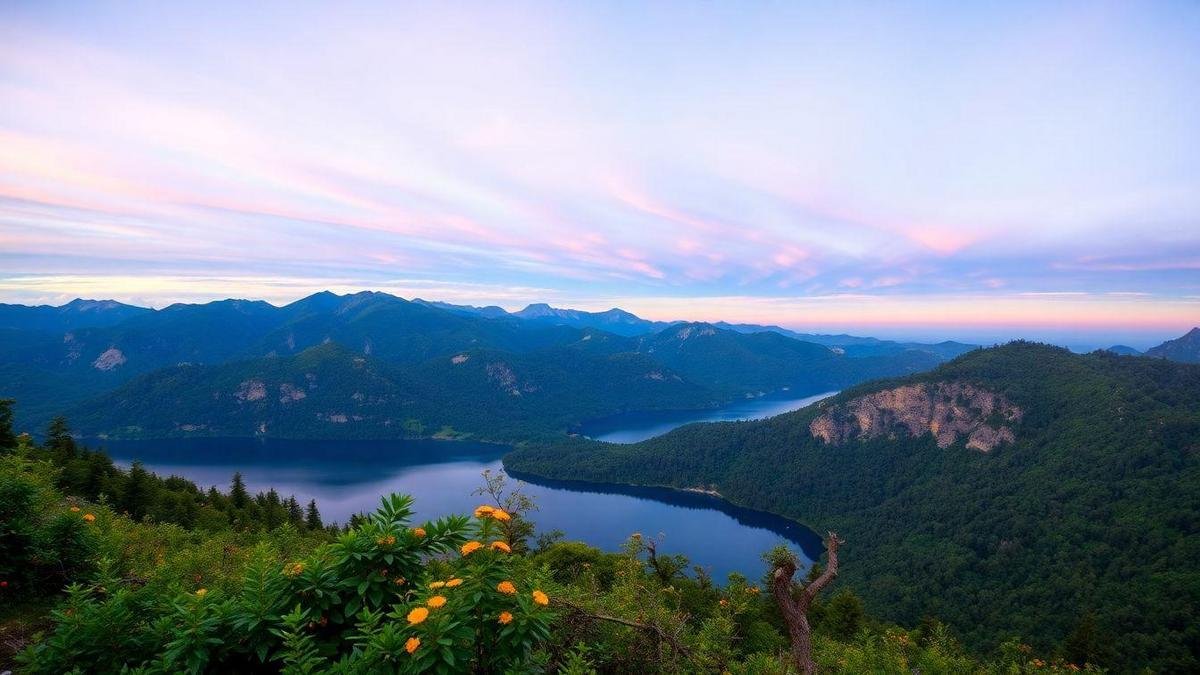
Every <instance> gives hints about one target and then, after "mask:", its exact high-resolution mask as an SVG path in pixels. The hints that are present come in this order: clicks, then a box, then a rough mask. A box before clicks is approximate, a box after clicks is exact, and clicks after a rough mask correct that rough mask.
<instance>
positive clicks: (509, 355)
mask: <svg viewBox="0 0 1200 675" xmlns="http://www.w3.org/2000/svg"><path fill="white" fill-rule="evenodd" d="M72 307H74V308H73V309H72ZM83 307H86V308H91V309H89V311H87V312H82V311H81V310H80V308H83ZM135 310H137V308H129V307H128V306H124V305H119V304H117V303H98V304H97V303H92V304H88V303H83V304H80V303H72V305H67V306H64V307H61V308H52V307H20V306H0V376H2V377H3V380H2V384H0V396H9V397H13V398H18V399H20V400H21V402H22V405H21V407H20V409H19V410H18V415H19V417H18V425H19V426H20V427H22V428H39V427H41V426H42V425H44V424H45V423H46V422H48V421H49V420H50V419H51V418H52V417H54V416H55V415H60V414H67V415H68V416H70V417H71V419H72V420H74V422H75V424H76V426H77V427H78V429H79V431H80V432H82V433H84V434H85V435H88V436H100V435H107V436H110V437H143V438H161V437H165V436H275V437H286V438H398V437H414V436H434V435H442V436H445V435H463V434H471V435H475V436H478V437H483V438H487V439H491V440H503V441H510V442H519V441H528V440H534V439H538V438H543V437H547V438H548V437H555V436H558V437H561V436H562V435H563V434H564V433H565V432H566V431H567V430H568V429H570V428H572V427H574V426H576V425H578V424H579V423H580V422H583V421H584V420H587V419H589V418H593V417H602V416H606V415H610V414H613V413H618V412H622V411H626V410H657V409H679V408H686V409H695V408H707V407H713V406H716V405H720V404H722V403H727V402H729V401H730V400H733V399H736V398H740V397H747V396H750V397H753V396H759V395H762V394H765V393H768V392H772V391H776V390H780V389H783V388H785V387H790V388H793V389H794V390H797V391H810V392H811V391H824V390H829V389H835V388H840V387H844V386H846V385H849V384H853V383H857V382H862V381H864V380H867V379H870V378H873V377H881V376H887V375H898V374H905V373H911V372H917V371H920V370H926V369H928V368H931V367H933V366H934V365H936V364H937V363H938V362H939V361H940V360H941V358H942V357H941V356H940V353H941V352H940V351H939V350H940V349H941V346H936V345H930V346H928V347H929V349H925V348H923V347H922V346H920V345H910V346H900V345H897V344H895V343H887V344H890V345H892V346H893V348H891V349H884V350H882V351H881V352H879V353H875V352H872V353H870V354H862V355H858V356H851V355H847V354H845V353H838V352H837V351H836V350H835V349H833V348H830V347H828V346H823V345H818V344H814V343H810V342H804V341H801V340H797V339H793V338H791V337H785V336H784V335H782V334H780V333H777V332H774V331H772V330H765V329H764V330H763V331H759V332H748V333H744V332H738V331H733V330H725V329H721V328H717V327H715V326H713V325H710V324H683V323H680V324H671V325H667V326H665V327H664V326H660V325H658V324H654V323H652V322H642V321H641V320H640V319H637V318H636V317H633V318H632V319H630V318H629V317H631V316H632V315H626V314H624V313H620V312H618V313H616V314H611V313H605V314H604V316H599V315H589V314H587V313H580V312H567V311H566V310H556V312H559V313H555V312H551V313H550V314H547V315H542V314H538V313H536V312H534V313H533V315H531V316H530V317H529V318H525V317H523V315H521V314H512V315H510V314H507V313H504V312H500V313H499V314H497V313H495V312H492V311H485V310H478V311H469V310H470V308H462V307H455V306H452V305H444V304H438V303H428V302H425V301H414V302H409V301H406V300H403V299H401V298H397V297H394V296H391V295H387V294H385V293H357V294H354V295H347V296H338V295H334V294H332V293H317V294H315V295H312V296H309V297H307V298H304V299H302V300H299V301H297V302H294V303H292V304H290V305H286V306H284V307H275V306H273V305H270V304H268V303H265V302H254V301H246V300H222V301H218V302H212V303H207V304H203V305H172V306H170V307H167V308H165V309H162V310H158V311H152V310H141V311H135ZM562 312H566V314H562ZM564 316H565V317H566V318H564ZM104 317H108V320H102V319H103V318H104ZM567 319H570V320H569V321H568V324H569V325H562V324H560V323H557V321H559V320H563V321H567ZM635 319H636V321H635ZM72 321H77V322H81V323H79V324H78V325H72V324H71V323H70V322H72ZM631 322H632V323H631ZM23 323H24V324H28V326H29V327H28V328H25V327H22V325H23ZM592 323H595V324H597V325H599V326H604V327H610V328H611V327H615V326H620V327H624V329H630V328H631V327H633V328H636V329H637V330H641V331H644V332H642V333H639V334H637V335H619V334H616V333H611V332H608V331H606V330H602V329H600V328H597V327H594V326H592V325H590V324H592ZM4 326H8V327H4ZM64 326H70V327H66V328H64ZM654 330H656V331H657V332H645V331H654ZM627 332H628V331H627ZM876 342H878V341H876ZM872 344H874V343H872ZM880 344H883V343H880Z"/></svg>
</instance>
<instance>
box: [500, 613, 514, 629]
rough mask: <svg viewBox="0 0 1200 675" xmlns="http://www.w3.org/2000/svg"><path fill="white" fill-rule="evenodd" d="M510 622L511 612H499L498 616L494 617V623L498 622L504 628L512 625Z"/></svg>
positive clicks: (511, 618)
mask: <svg viewBox="0 0 1200 675" xmlns="http://www.w3.org/2000/svg"><path fill="white" fill-rule="evenodd" d="M512 620H513V615H512V612H500V616H498V617H496V621H499V622H500V624H501V625H504V626H507V625H508V624H510V623H512Z"/></svg>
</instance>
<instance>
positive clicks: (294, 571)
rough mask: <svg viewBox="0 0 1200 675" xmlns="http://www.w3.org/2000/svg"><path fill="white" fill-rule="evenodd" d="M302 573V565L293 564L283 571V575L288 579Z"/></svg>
mask: <svg viewBox="0 0 1200 675" xmlns="http://www.w3.org/2000/svg"><path fill="white" fill-rule="evenodd" d="M303 571H304V563H302V562H294V563H292V564H291V565H288V566H287V567H285V568H284V569H283V573H284V574H286V575H287V576H289V577H294V576H299V574H300V573H301V572H303Z"/></svg>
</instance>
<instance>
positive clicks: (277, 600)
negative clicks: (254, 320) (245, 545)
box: [21, 469, 554, 673]
mask: <svg viewBox="0 0 1200 675" xmlns="http://www.w3.org/2000/svg"><path fill="white" fill-rule="evenodd" d="M21 473H22V474H25V473H28V471H27V470H24V469H23V470H22V472H21ZM411 505H412V500H411V498H409V497H405V496H400V495H391V496H389V497H386V498H384V499H383V501H382V503H381V505H380V507H379V509H378V510H377V511H376V512H375V513H373V514H371V516H370V517H369V518H367V519H366V520H365V521H364V522H362V523H361V524H360V525H359V526H357V527H355V528H353V529H350V530H348V531H346V532H345V533H344V534H342V535H341V536H340V537H339V538H338V540H337V541H335V542H333V543H330V544H325V545H321V546H318V547H316V548H315V549H312V550H311V551H310V552H309V553H308V554H307V555H304V556H302V557H300V558H299V559H296V560H292V561H290V562H281V560H286V558H284V554H285V553H286V547H279V546H273V545H271V544H269V543H267V542H262V543H260V544H259V545H257V546H256V547H255V548H253V549H252V550H251V551H250V552H249V553H248V554H246V555H245V556H244V557H243V558H242V560H241V561H240V562H239V564H237V565H236V566H234V567H233V568H232V569H230V570H227V571H218V570H219V567H217V568H211V569H209V570H208V571H207V573H208V574H214V573H215V574H214V576H213V577H211V578H208V579H206V578H204V576H203V574H202V573H196V575H194V576H192V577H191V578H190V582H191V583H181V582H180V579H181V578H182V579H188V576H187V573H186V572H185V571H184V570H186V569H187V568H188V567H189V565H188V559H190V558H194V557H195V555H196V554H197V553H201V554H202V551H205V550H210V549H211V543H210V542H202V543H201V544H200V546H198V547H196V549H194V550H192V551H188V550H186V549H187V548H188V547H186V546H177V547H174V549H173V550H171V551H169V552H167V554H166V555H165V556H164V559H162V560H160V561H159V564H158V565H156V566H155V568H154V569H153V570H152V571H147V570H144V569H143V568H141V566H140V565H138V564H137V561H136V560H133V559H131V558H130V557H128V556H117V557H115V558H104V559H102V560H103V564H101V565H100V566H99V568H98V569H97V571H96V572H95V573H94V574H90V575H89V574H82V573H81V574H78V575H77V577H79V578H81V579H86V580H85V581H80V582H77V583H75V584H72V585H71V586H69V587H68V589H67V598H66V600H65V602H64V605H63V607H61V608H60V609H58V610H55V612H54V614H53V620H54V624H55V626H54V630H53V631H52V632H51V634H50V635H49V636H48V637H47V638H46V639H45V640H44V641H43V642H41V643H40V644H38V645H37V646H35V647H33V648H32V649H30V650H28V651H26V652H25V653H24V654H23V656H22V660H23V662H24V665H25V668H26V670H27V672H31V673H41V672H54V673H58V672H68V671H70V670H72V669H73V668H86V669H99V670H106V671H117V670H120V669H122V668H140V669H145V670H146V671H147V672H188V673H200V672H207V671H213V670H218V671H224V672H229V671H242V670H246V669H250V668H255V667H260V666H266V667H269V668H271V669H281V670H283V671H284V672H295V673H309V672H325V671H328V670H334V671H338V672H355V673H363V672H447V673H449V672H462V671H463V670H464V669H466V670H485V671H488V672H503V671H506V670H510V669H523V668H524V664H529V663H532V662H533V660H534V657H535V652H536V651H537V648H538V646H539V645H541V644H543V643H546V642H547V641H548V640H549V638H550V625H551V621H552V619H553V616H554V613H553V611H551V610H550V608H549V599H548V595H547V594H546V592H545V591H543V590H542V589H543V588H548V587H547V586H546V585H545V583H544V582H543V581H542V579H543V576H544V575H543V573H542V572H541V571H540V570H537V569H534V568H524V569H521V568H519V566H518V565H517V564H516V563H515V562H514V558H513V555H512V554H510V553H509V552H508V550H506V549H508V547H507V546H506V545H504V544H503V540H502V539H501V538H500V537H501V528H500V524H501V522H502V521H501V520H499V519H498V518H496V517H493V516H491V515H490V512H489V513H484V514H482V515H481V517H480V518H478V519H476V520H475V521H471V520H469V519H467V518H464V517H450V518H445V519H442V520H438V521H434V522H430V523H425V524H424V525H423V526H421V527H413V526H411V525H410V523H409V519H410V517H411V515H412V509H411ZM98 522H99V524H98V525H97V527H98V529H100V530H101V532H102V536H103V537H104V538H106V539H108V540H109V541H110V543H109V544H108V545H107V546H105V547H104V548H105V549H106V550H107V551H119V550H121V549H123V548H124V547H125V546H126V545H127V544H128V543H132V542H133V540H136V542H137V543H138V544H139V545H141V546H154V545H155V542H154V541H148V540H147V537H146V536H145V535H146V534H147V530H150V531H159V532H160V534H159V537H160V538H162V537H165V538H168V539H169V538H171V537H172V536H176V530H175V529H173V528H174V526H170V525H162V526H151V525H145V524H140V525H139V524H135V523H130V522H129V521H128V520H127V519H123V518H119V517H113V516H111V515H107V514H106V515H104V516H103V517H102V518H101V519H100V520H99V521H98ZM127 528H133V530H132V531H131V530H129V529H127ZM485 542H486V543H485ZM494 542H500V543H494ZM447 554H450V558H449V559H448V560H444V559H443V556H445V555H447ZM435 559H436V560H435ZM118 561H119V562H118ZM147 572H148V575H147V577H146V578H141V577H137V576H136V574H139V573H147ZM181 572H182V573H181ZM130 578H133V579H135V580H136V581H134V582H133V583H130ZM201 584H203V585H201ZM485 646H486V648H484V647H485Z"/></svg>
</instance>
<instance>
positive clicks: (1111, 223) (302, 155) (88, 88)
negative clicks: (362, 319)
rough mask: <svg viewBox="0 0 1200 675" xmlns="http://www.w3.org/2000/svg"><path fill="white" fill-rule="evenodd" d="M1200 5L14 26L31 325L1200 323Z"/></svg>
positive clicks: (518, 12) (940, 333)
mask: <svg viewBox="0 0 1200 675" xmlns="http://www.w3.org/2000/svg"><path fill="white" fill-rule="evenodd" d="M1197 120H1200V3H1196V2H1190V1H1189V2H1159V3H1156V2H1102V1H1087V2H1053V3H1045V2H1036V3H1023V2H1004V3H959V2H944V3H925V2H907V3H880V2H828V3H825V2H805V3H785V2H746V3H740V2H739V3H671V2H651V3H632V2H631V3H622V2H594V3H584V2H569V3H562V2H558V3H521V2H506V3H495V2H481V3H469V2H462V3H358V2H345V3H316V4H309V3H305V2H296V1H290V2H281V3H275V2H255V3H244V2H236V3H231V2H219V1H209V2H204V3H195V4H192V3H186V2H179V3H162V2H146V3H139V2H119V3H107V2H102V1H101V2H87V3H66V2H55V1H54V0H41V1H37V2H22V1H19V0H18V1H14V0H8V1H6V2H3V3H0V301H7V302H21V303H27V304H28V303H50V304H59V303H61V302H65V301H67V300H70V299H72V298H75V297H80V296H82V297H91V298H115V299H118V300H123V301H127V302H134V303H138V304H143V305H150V306H156V307H157V306H164V305H166V304H169V303H171V302H176V301H205V300H211V299H216V298H223V297H247V298H262V299H266V300H268V301H271V302H276V303H283V302H288V301H291V300H294V299H296V298H299V297H301V296H303V295H307V294H309V293H311V292H314V291H317V290H321V289H331V290H334V291H338V292H351V291H357V290H364V289H371V290H385V291H390V292H393V293H397V294H399V295H402V296H404V297H423V298H426V299H438V300H445V301H450V302H463V303H470V304H499V305H501V306H504V307H506V308H510V309H515V308H519V307H521V306H524V305H525V304H526V303H529V302H539V301H545V302H550V303H551V304H554V305H557V306H570V307H577V308H581V309H592V310H602V309H607V308H609V307H612V306H620V307H623V308H625V309H628V310H630V311H634V312H635V313H637V314H639V315H642V316H646V317H648V318H653V319H680V318H684V319H698V320H717V319H725V320H729V321H745V322H759V323H774V324H779V325H784V326H787V327H791V328H796V329H801V330H820V331H850V332H856V333H860V334H861V333H869V334H875V335H882V336H914V337H916V336H920V337H929V338H959V339H974V340H986V339H997V340H998V339H1007V338H1009V337H1017V336H1026V337H1033V338H1045V339H1051V338H1052V339H1057V340H1059V341H1076V342H1080V341H1082V342H1094V343H1096V344H1098V345H1101V344H1106V343H1107V342H1106V341H1123V342H1127V343H1129V344H1133V345H1134V346H1147V345H1149V344H1154V343H1156V342H1158V341H1160V340H1161V339H1163V338H1166V337H1172V336H1176V335H1179V334H1182V333H1183V332H1185V331H1186V330H1187V329H1188V328H1190V327H1191V326H1193V325H1196V324H1200V124H1198V123H1197Z"/></svg>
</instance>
